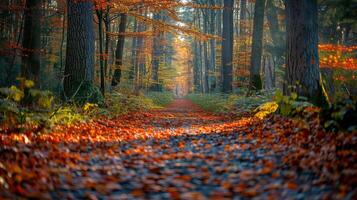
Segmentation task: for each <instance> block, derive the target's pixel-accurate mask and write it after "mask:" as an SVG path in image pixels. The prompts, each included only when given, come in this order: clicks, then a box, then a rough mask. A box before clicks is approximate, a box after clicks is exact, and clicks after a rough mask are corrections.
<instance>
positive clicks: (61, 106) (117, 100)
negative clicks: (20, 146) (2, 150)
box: [0, 78, 173, 133]
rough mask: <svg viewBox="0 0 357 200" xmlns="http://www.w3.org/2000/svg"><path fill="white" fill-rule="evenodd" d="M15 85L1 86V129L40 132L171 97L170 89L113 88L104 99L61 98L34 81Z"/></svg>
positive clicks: (162, 103)
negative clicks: (101, 101) (135, 89)
mask: <svg viewBox="0 0 357 200" xmlns="http://www.w3.org/2000/svg"><path fill="white" fill-rule="evenodd" d="M18 80H19V84H18V86H11V87H9V88H0V132H2V133H7V132H25V131H30V132H43V131H44V130H50V129H51V128H52V127H53V126H55V125H72V124H75V123H81V122H88V121H90V120H92V119H96V118H100V117H106V118H113V117H117V116H119V115H123V114H127V113H129V112H133V111H145V110H150V109H157V108H162V107H164V106H166V105H168V104H169V103H170V102H171V101H172V100H173V95H172V94H171V93H169V92H163V93H159V92H149V93H147V94H146V95H144V94H142V93H140V94H135V95H134V94H133V93H132V92H131V91H124V92H123V91H120V90H118V91H112V92H111V93H108V94H106V98H105V102H103V103H100V104H96V103H90V102H87V103H75V102H71V103H69V102H63V101H61V100H60V99H59V98H56V97H55V96H54V95H53V94H52V93H51V92H49V91H41V90H36V89H32V88H33V86H34V83H33V82H32V81H30V80H25V79H22V78H19V79H18Z"/></svg>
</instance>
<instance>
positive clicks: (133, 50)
mask: <svg viewBox="0 0 357 200" xmlns="http://www.w3.org/2000/svg"><path fill="white" fill-rule="evenodd" d="M133 20H134V26H133V32H137V31H138V30H137V29H138V22H137V20H136V19H135V18H134V19H133ZM137 44H138V38H137V37H133V38H132V43H131V67H130V71H129V80H131V81H134V78H135V74H136V64H137V63H136V61H137V53H138V46H137Z"/></svg>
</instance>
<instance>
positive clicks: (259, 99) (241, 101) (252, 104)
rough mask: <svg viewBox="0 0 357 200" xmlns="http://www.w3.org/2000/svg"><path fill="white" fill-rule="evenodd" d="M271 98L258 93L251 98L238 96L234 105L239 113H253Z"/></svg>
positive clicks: (268, 95)
mask: <svg viewBox="0 0 357 200" xmlns="http://www.w3.org/2000/svg"><path fill="white" fill-rule="evenodd" d="M270 101H271V96H270V94H269V93H266V94H264V93H258V94H255V95H252V96H248V97H247V96H244V95H243V96H239V98H238V100H237V102H236V105H237V109H238V110H239V111H241V112H251V111H255V109H257V108H258V107H259V106H260V105H262V104H264V103H266V102H270Z"/></svg>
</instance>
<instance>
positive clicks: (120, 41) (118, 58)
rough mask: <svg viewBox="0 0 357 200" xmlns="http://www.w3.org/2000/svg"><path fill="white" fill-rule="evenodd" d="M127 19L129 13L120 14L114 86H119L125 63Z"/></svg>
mask: <svg viewBox="0 0 357 200" xmlns="http://www.w3.org/2000/svg"><path fill="white" fill-rule="evenodd" d="M126 21H127V15H126V14H125V13H122V14H121V15H120V24H119V34H120V35H119V36H118V42H117V47H116V50H115V69H114V75H113V78H112V84H111V86H112V87H115V86H117V85H118V84H119V83H120V79H121V67H122V65H123V53H124V43H125V35H123V34H124V33H125V30H126Z"/></svg>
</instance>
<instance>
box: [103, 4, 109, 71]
mask: <svg viewBox="0 0 357 200" xmlns="http://www.w3.org/2000/svg"><path fill="white" fill-rule="evenodd" d="M104 22H105V23H104V25H105V48H104V54H105V56H104V58H105V59H104V75H105V77H107V75H108V61H109V46H110V43H111V39H110V35H109V34H110V31H111V27H110V22H111V21H110V12H109V8H107V10H106V13H105V21H104Z"/></svg>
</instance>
